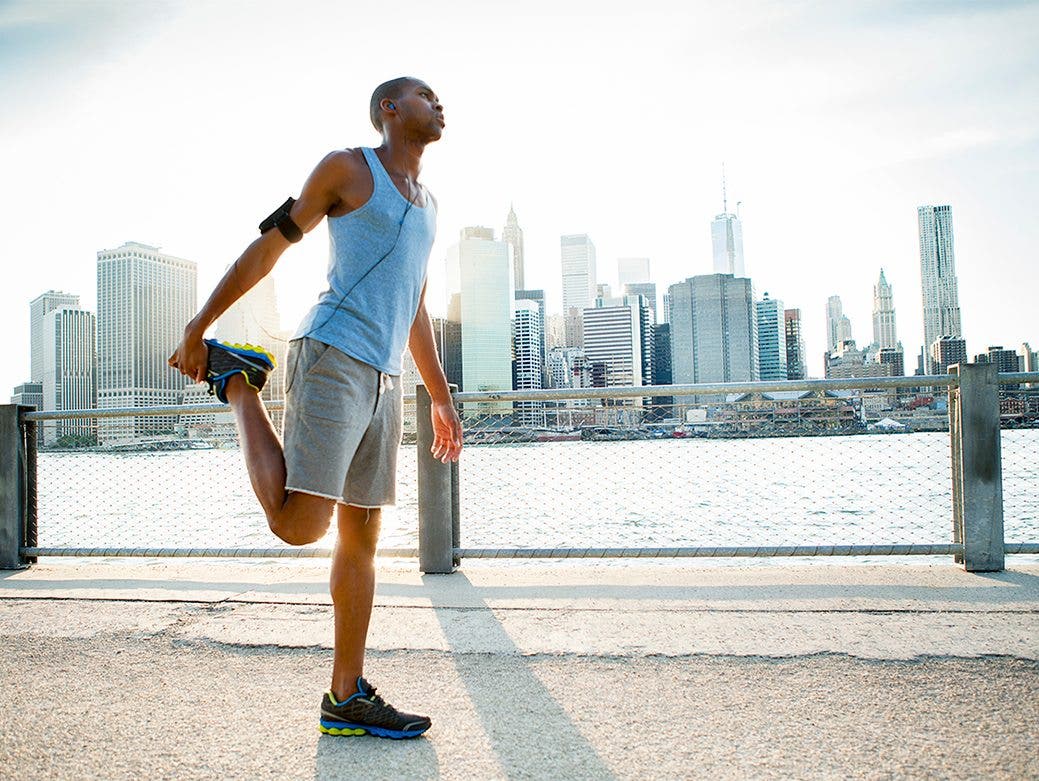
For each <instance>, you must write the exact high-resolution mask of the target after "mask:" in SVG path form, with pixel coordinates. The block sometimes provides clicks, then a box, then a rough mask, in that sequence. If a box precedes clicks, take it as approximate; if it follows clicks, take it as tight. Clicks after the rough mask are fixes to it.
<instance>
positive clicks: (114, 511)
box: [37, 398, 418, 556]
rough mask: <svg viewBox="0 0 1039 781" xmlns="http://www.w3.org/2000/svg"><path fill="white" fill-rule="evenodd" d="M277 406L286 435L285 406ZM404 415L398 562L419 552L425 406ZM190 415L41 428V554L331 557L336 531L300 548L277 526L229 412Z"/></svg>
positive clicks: (391, 523)
mask: <svg viewBox="0 0 1039 781" xmlns="http://www.w3.org/2000/svg"><path fill="white" fill-rule="evenodd" d="M269 406H270V408H271V409H272V410H273V411H272V418H273V420H274V423H275V427H276V428H278V429H280V423H281V412H280V410H281V408H282V405H281V403H280V402H275V403H273V404H271V405H269ZM404 407H405V409H404V416H405V422H406V426H405V433H404V440H405V443H404V444H403V445H402V446H401V449H400V453H399V454H398V474H399V482H398V492H397V502H398V503H397V506H396V507H393V508H386V509H385V510H384V512H383V532H382V536H381V538H380V540H381V548H382V552H383V553H384V554H387V555H414V554H415V551H416V549H417V544H418V516H417V510H416V507H417V505H416V480H415V469H416V459H415V452H416V451H415V445H414V442H415V426H414V420H415V405H414V399H413V398H411V399H405V405H404ZM183 409H184V410H187V411H186V412H183V413H182V414H177V415H162V416H155V415H148V416H145V415H133V416H131V415H126V416H121V417H116V418H103V419H97V418H94V419H90V418H86V419H84V418H77V419H74V420H56V421H54V420H47V421H40V423H39V424H38V432H39V446H38V454H37V507H38V510H37V512H38V517H39V525H38V546H39V547H40V548H43V549H52V550H53V549H58V550H63V551H65V552H66V553H72V552H75V551H82V552H85V553H86V552H89V553H95V554H96V553H99V554H102V555H104V554H105V553H109V554H115V553H129V552H133V553H135V554H136V555H149V554H153V553H164V554H166V553H170V552H172V551H177V552H179V554H180V555H195V554H199V553H201V552H203V551H219V552H220V553H221V554H222V555H235V556H244V555H250V554H255V553H260V552H265V553H272V554H274V555H294V556H323V555H328V553H329V551H330V550H331V547H332V544H333V543H334V537H333V534H334V532H333V531H330V534H329V535H327V536H326V537H325V539H323V540H320V541H319V542H317V543H315V544H314V545H310V546H304V547H302V548H295V547H292V546H288V545H286V544H284V543H282V542H281V540H279V539H278V538H277V537H276V536H274V534H272V533H271V531H270V530H269V529H268V527H267V519H266V517H265V515H264V513H263V510H262V509H261V508H260V504H259V502H258V501H257V499H256V497H255V495H254V494H253V490H252V487H251V485H250V484H249V476H248V473H247V471H246V466H245V461H244V459H243V456H242V452H241V451H240V450H239V448H238V434H237V431H236V429H235V424H234V419H233V417H232V415H231V413H230V412H229V411H227V408H226V407H214V406H212V405H210V406H195V407H186V408H183ZM333 529H334V524H333Z"/></svg>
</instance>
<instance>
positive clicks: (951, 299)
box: [916, 205, 963, 374]
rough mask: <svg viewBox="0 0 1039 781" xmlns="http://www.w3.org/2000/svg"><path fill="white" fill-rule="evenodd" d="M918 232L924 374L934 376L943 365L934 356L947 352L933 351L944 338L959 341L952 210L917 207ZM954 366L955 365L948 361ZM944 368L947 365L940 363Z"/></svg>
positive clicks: (946, 349)
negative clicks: (954, 338)
mask: <svg viewBox="0 0 1039 781" xmlns="http://www.w3.org/2000/svg"><path fill="white" fill-rule="evenodd" d="M916 212H917V224H918V227H919V229H920V287H921V292H922V298H923V313H924V349H925V350H926V352H927V359H928V364H927V373H928V374H938V373H944V371H941V372H940V371H938V370H939V367H941V366H942V365H943V361H941V360H939V359H938V358H936V356H941V355H944V354H945V353H947V352H948V346H947V345H946V346H944V347H943V346H938V347H935V346H934V343H935V342H936V341H938V340H939V339H941V338H942V337H944V336H950V337H956V338H958V337H960V336H962V335H963V334H962V330H961V327H960V297H959V290H958V287H957V282H956V252H955V248H954V246H953V240H952V207H951V206H948V205H946V206H920V207H919V208H918V209H917V210H916ZM952 363H955V361H952ZM944 365H945V366H948V365H949V363H944Z"/></svg>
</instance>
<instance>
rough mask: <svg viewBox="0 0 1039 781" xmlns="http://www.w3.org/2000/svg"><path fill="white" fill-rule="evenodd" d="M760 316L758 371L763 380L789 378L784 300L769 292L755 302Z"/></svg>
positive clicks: (758, 316)
mask: <svg viewBox="0 0 1039 781" xmlns="http://www.w3.org/2000/svg"><path fill="white" fill-rule="evenodd" d="M754 306H755V308H756V309H757V318H758V372H759V377H760V379H762V380H785V379H787V354H786V319H785V317H784V314H783V312H784V310H783V302H782V301H780V300H779V299H776V298H769V297H768V293H765V297H764V298H763V299H762V300H761V301H757V302H755V304H754Z"/></svg>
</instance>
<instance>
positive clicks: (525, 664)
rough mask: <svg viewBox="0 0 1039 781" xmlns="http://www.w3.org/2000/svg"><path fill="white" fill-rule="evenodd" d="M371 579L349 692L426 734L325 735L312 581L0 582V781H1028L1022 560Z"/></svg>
mask: <svg viewBox="0 0 1039 781" xmlns="http://www.w3.org/2000/svg"><path fill="white" fill-rule="evenodd" d="M1010 566H1011V569H1009V570H1008V571H1007V572H1004V573H1000V574H994V575H969V574H967V573H964V572H963V571H962V570H960V569H958V568H956V567H955V566H953V565H951V564H941V565H935V566H922V565H907V566H903V565H869V566H861V565H854V564H850V563H848V562H834V563H833V564H826V565H812V566H798V565H796V564H793V563H785V564H784V565H783V566H739V565H734V566H721V567H719V566H713V567H697V566H695V564H690V563H689V562H684V563H661V564H659V565H658V564H645V563H641V562H625V563H618V562H612V563H609V564H604V563H593V562H587V563H577V564H569V563H567V564H538V563H534V562H519V563H516V562H513V563H502V562H487V563H473V564H467V565H466V566H464V567H463V569H462V570H461V571H460V572H459V573H458V574H455V575H451V576H422V575H420V574H419V573H417V572H416V571H415V565H414V563H413V562H391V563H381V566H380V569H379V585H378V590H377V595H376V607H375V611H374V614H373V619H372V629H371V632H370V638H369V648H370V649H371V650H370V658H369V665H368V670H367V674H368V676H369V678H370V679H371V680H372V681H373V683H375V685H376V686H379V687H380V692H383V693H385V694H386V696H387V698H388V699H389V700H390V701H391V702H394V703H395V704H398V705H399V706H401V707H406V708H410V709H414V710H416V711H418V712H424V713H429V714H430V715H431V716H432V717H433V720H434V726H433V729H432V730H431V731H430V732H429V733H428V736H427V737H425V738H423V739H420V740H417V741H410V742H405V743H394V742H389V741H379V740H374V739H370V738H330V737H327V736H326V737H322V736H320V735H319V734H318V732H317V729H316V712H317V703H318V700H319V696H320V693H321V691H322V690H323V688H325V687H326V686H327V679H328V673H329V669H330V663H331V654H330V651H329V650H328V648H329V646H330V642H331V608H330V604H329V599H328V595H327V592H326V578H327V562H321V561H312V560H307V561H280V562H244V563H241V562H228V561H211V560H187V561H178V560H173V561H170V560H165V561H134V560H103V561H88V560H76V561H61V560H55V559H50V560H46V561H45V563H44V564H42V565H38V566H37V567H34V568H33V569H31V570H28V571H22V572H15V573H2V575H0V638H2V643H0V644H2V648H3V650H2V652H0V675H2V678H0V681H2V682H3V684H2V689H0V692H2V693H0V776H6V775H8V774H10V775H11V776H12V777H13V776H17V777H21V778H36V777H39V778H139V777H141V776H142V775H145V774H147V775H149V776H153V777H164V778H213V777H220V778H275V777H276V778H467V779H474V778H476V779H483V778H510V779H512V778H701V777H702V778H707V777H710V778H718V777H720V778H748V777H750V778H788V777H798V778H836V777H842V778H844V777H852V778H892V777H924V776H927V777H933V776H939V777H942V776H957V777H964V776H966V777H987V778H992V777H997V778H1023V777H1024V778H1027V777H1035V778H1039V726H1037V725H1039V566H1036V565H1033V564H1028V565H1023V566H1018V567H1015V566H1014V564H1013V559H1011V560H1010Z"/></svg>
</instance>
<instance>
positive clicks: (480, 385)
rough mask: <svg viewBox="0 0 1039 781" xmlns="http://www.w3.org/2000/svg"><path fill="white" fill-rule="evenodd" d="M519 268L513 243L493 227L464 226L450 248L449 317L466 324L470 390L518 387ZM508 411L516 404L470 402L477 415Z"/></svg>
mask: <svg viewBox="0 0 1039 781" xmlns="http://www.w3.org/2000/svg"><path fill="white" fill-rule="evenodd" d="M512 284H513V273H512V257H511V253H510V251H509V245H508V244H507V243H505V242H504V241H495V240H494V232H493V231H492V230H490V229H489V228H464V229H463V230H462V232H461V237H460V239H459V241H458V242H457V243H456V244H453V245H451V247H449V248H448V251H447V286H448V292H449V294H450V296H451V303H450V305H449V307H448V319H450V320H452V321H454V322H457V323H461V335H462V382H463V384H464V386H465V389H466V391H469V392H486V391H508V390H512V312H513V296H514V293H513V287H512ZM473 406H476V407H477V409H476V410H475V414H483V415H489V414H494V415H506V414H509V413H511V412H512V405H511V403H488V404H479V405H466V412H467V413H470V414H472V413H473V410H472V409H471V408H472V407H473Z"/></svg>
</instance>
